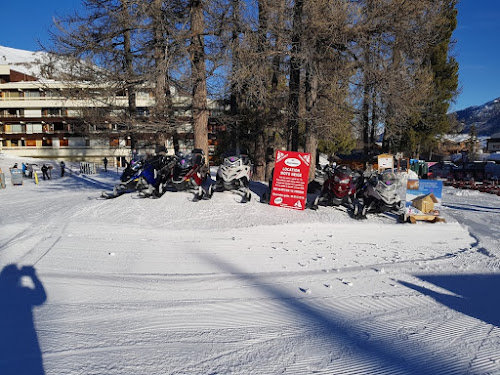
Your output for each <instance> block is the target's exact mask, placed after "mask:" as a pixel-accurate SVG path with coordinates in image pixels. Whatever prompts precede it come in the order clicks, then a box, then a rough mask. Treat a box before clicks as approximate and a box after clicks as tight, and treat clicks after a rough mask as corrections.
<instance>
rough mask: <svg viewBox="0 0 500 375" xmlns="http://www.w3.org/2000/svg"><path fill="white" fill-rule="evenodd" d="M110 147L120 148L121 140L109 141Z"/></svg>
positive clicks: (112, 139) (113, 139)
mask: <svg viewBox="0 0 500 375" xmlns="http://www.w3.org/2000/svg"><path fill="white" fill-rule="evenodd" d="M109 145H110V146H111V147H118V146H119V145H120V140H119V139H118V138H111V139H110V140H109Z"/></svg>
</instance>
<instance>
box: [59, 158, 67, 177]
mask: <svg viewBox="0 0 500 375" xmlns="http://www.w3.org/2000/svg"><path fill="white" fill-rule="evenodd" d="M59 164H60V165H61V177H64V168H66V164H65V163H64V161H63V160H61V163H59Z"/></svg>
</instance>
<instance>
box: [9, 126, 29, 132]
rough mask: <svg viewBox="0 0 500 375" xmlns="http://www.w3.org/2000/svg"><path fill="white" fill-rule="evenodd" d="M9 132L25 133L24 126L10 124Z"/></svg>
mask: <svg viewBox="0 0 500 375" xmlns="http://www.w3.org/2000/svg"><path fill="white" fill-rule="evenodd" d="M11 132H12V133H13V134H22V133H26V126H25V125H23V124H12V125H11Z"/></svg>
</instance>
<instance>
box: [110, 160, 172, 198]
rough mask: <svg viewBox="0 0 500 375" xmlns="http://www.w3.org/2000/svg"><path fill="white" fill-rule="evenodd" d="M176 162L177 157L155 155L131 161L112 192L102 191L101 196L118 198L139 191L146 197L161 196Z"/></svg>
mask: <svg viewBox="0 0 500 375" xmlns="http://www.w3.org/2000/svg"><path fill="white" fill-rule="evenodd" d="M174 164H175V158H172V157H171V156H153V157H151V158H149V159H147V160H137V161H134V162H131V163H130V164H129V165H127V167H126V168H125V170H124V171H123V173H122V175H121V176H120V181H121V182H120V183H119V184H118V185H115V187H114V188H113V191H112V192H111V193H108V192H102V194H101V196H102V197H104V198H116V197H118V196H120V195H122V194H125V193H130V192H134V191H137V192H139V193H140V194H142V196H145V197H161V196H162V195H163V194H164V193H165V191H166V187H167V185H168V184H169V183H170V181H171V179H172V171H173V168H174Z"/></svg>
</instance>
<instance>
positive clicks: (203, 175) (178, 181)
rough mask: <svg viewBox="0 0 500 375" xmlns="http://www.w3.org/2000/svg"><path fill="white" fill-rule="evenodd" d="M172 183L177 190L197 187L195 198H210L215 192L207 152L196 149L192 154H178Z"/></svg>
mask: <svg viewBox="0 0 500 375" xmlns="http://www.w3.org/2000/svg"><path fill="white" fill-rule="evenodd" d="M172 185H173V186H174V187H175V189H176V190H177V191H182V190H190V189H197V193H196V195H195V198H194V200H195V201H197V200H199V199H202V198H204V199H209V198H211V197H212V194H213V184H212V179H211V178H210V173H208V167H207V166H206V165H205V153H204V152H203V150H201V149H194V150H193V151H192V152H191V153H190V154H188V155H184V154H182V153H179V154H178V155H177V162H176V164H175V166H174V170H173V176H172Z"/></svg>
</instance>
